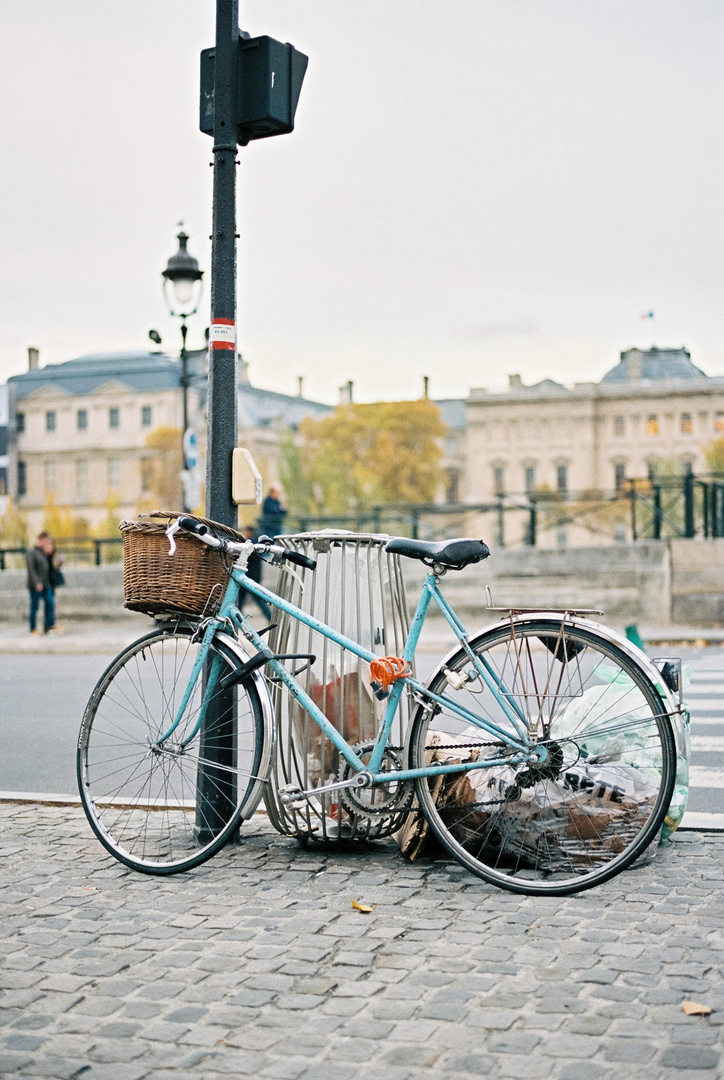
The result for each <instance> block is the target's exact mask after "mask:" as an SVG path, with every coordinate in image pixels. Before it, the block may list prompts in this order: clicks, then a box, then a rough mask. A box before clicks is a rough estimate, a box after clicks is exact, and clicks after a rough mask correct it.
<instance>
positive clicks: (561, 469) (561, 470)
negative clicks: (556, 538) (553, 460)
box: [556, 465, 568, 546]
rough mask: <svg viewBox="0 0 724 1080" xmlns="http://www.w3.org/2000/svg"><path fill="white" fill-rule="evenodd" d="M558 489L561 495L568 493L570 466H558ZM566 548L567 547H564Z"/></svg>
mask: <svg viewBox="0 0 724 1080" xmlns="http://www.w3.org/2000/svg"><path fill="white" fill-rule="evenodd" d="M556 487H557V488H558V493H559V494H560V495H565V493H566V492H567V491H568V466H567V465H558V466H556ZM564 546H565V545H564Z"/></svg>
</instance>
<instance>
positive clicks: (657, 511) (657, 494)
mask: <svg viewBox="0 0 724 1080" xmlns="http://www.w3.org/2000/svg"><path fill="white" fill-rule="evenodd" d="M653 495H654V521H653V538H654V540H660V539H661V520H662V518H663V516H664V515H663V513H662V510H661V485H660V484H654V485H653Z"/></svg>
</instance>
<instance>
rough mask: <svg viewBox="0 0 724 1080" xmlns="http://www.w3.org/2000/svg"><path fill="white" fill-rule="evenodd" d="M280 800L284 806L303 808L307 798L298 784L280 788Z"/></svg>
mask: <svg viewBox="0 0 724 1080" xmlns="http://www.w3.org/2000/svg"><path fill="white" fill-rule="evenodd" d="M279 798H280V800H281V803H282V806H288V807H294V806H303V805H304V803H305V802H306V799H307V796H306V795H305V793H304V792H303V791H302V789H301V788H300V787H297V786H296V784H285V785H284V787H280V788H279Z"/></svg>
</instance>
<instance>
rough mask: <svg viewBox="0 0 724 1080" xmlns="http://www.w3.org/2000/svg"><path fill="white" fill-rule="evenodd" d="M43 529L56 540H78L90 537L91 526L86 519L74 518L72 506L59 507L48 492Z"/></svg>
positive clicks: (44, 505)
mask: <svg viewBox="0 0 724 1080" xmlns="http://www.w3.org/2000/svg"><path fill="white" fill-rule="evenodd" d="M43 528H44V529H45V531H46V532H49V533H50V535H51V536H52V537H54V539H55V540H68V539H70V538H71V537H74V538H76V539H78V538H82V537H86V536H89V535H90V526H89V525H88V522H87V521H86V519H85V518H84V517H74V516H73V511H72V508H71V507H70V506H59V505H58V503H56V501H55V499H54V498H53V495H52V494H51V492H49V491H46V493H45V502H44V504H43Z"/></svg>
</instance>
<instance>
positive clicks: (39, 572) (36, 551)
mask: <svg viewBox="0 0 724 1080" xmlns="http://www.w3.org/2000/svg"><path fill="white" fill-rule="evenodd" d="M53 550H54V545H53V540H52V538H51V536H50V534H49V533H47V532H41V533H39V534H38V538H37V540H36V541H35V544H34V545H33V547H31V548H29V549H28V552H27V555H26V556H25V561H26V563H27V566H28V591H29V592H30V633H31V634H39V633H40V631H39V630H38V628H37V622H38V608H39V607H40V602H41V600H42V602H43V622H44V629H45V633H46V634H47V633H48V631H50V630H54V629H55V594H54V592H53V586H52V582H51V576H50V575H51V559H52V555H53Z"/></svg>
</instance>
